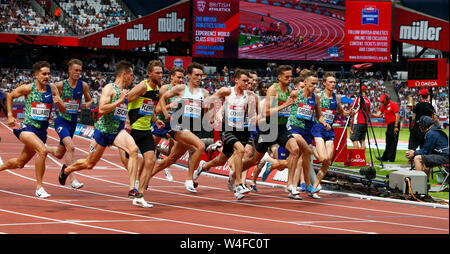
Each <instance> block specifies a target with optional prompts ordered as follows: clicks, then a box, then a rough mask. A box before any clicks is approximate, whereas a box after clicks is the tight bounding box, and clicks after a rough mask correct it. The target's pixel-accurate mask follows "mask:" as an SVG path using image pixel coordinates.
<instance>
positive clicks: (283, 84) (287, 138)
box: [243, 65, 300, 199]
mask: <svg viewBox="0 0 450 254" xmlns="http://www.w3.org/2000/svg"><path fill="white" fill-rule="evenodd" d="M277 75H278V83H274V84H273V85H272V86H270V87H269V89H268V90H267V94H266V104H265V110H264V115H265V117H266V122H267V124H268V126H265V128H263V127H262V126H261V127H260V128H259V130H260V135H259V138H258V144H257V145H256V152H255V154H254V155H253V157H252V158H250V159H247V160H244V162H243V164H244V166H243V170H247V169H248V168H250V167H251V166H254V165H256V164H258V163H259V161H260V160H261V159H262V158H263V156H264V154H265V153H266V151H267V150H268V148H269V147H270V146H271V145H272V144H274V143H277V144H279V145H280V146H283V147H285V148H286V150H288V151H289V153H290V154H289V156H288V158H287V162H288V170H289V173H288V183H287V186H288V190H289V192H290V194H289V197H291V198H295V199H298V192H297V191H296V190H295V189H291V188H290V186H291V185H292V180H293V176H294V174H295V168H296V167H295V166H296V164H297V160H298V157H299V153H300V151H299V147H298V145H297V142H296V140H295V138H294V137H293V136H292V135H291V134H290V133H289V132H288V131H287V128H286V123H287V121H288V117H289V112H290V108H291V105H292V104H293V102H294V101H293V100H292V98H291V97H290V87H289V86H290V83H291V79H292V66H289V65H281V66H279V67H278V68H277ZM275 103H276V104H275ZM273 115H277V116H278V117H277V118H276V119H277V123H276V124H274V123H270V119H271V118H273V117H271V116H273ZM274 125H275V126H274ZM268 127H270V128H268ZM274 129H275V130H277V131H276V133H274V132H273V130H274ZM273 136H275V138H273Z"/></svg>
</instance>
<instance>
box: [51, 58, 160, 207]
mask: <svg viewBox="0 0 450 254" xmlns="http://www.w3.org/2000/svg"><path fill="white" fill-rule="evenodd" d="M133 80H134V73H133V64H131V63H130V62H127V61H120V62H118V63H117V64H116V77H115V81H114V82H113V83H110V84H108V85H106V86H105V87H104V88H103V89H102V94H101V96H100V101H99V113H100V114H101V115H102V116H101V117H100V119H99V120H98V121H97V123H96V124H95V127H94V136H93V138H94V139H93V140H92V142H91V145H90V147H89V150H90V152H89V154H88V157H87V158H86V159H80V160H77V161H75V162H74V163H73V164H71V165H69V166H67V165H63V167H62V169H61V172H60V174H59V178H58V180H59V183H60V184H61V185H65V183H66V179H67V177H68V176H69V175H70V174H71V173H72V172H75V171H79V170H84V169H93V168H94V166H95V165H96V164H97V162H98V161H99V160H100V158H101V157H102V155H103V153H104V152H105V149H106V148H107V147H108V146H111V145H114V146H116V147H118V148H119V149H122V150H124V151H125V152H126V153H128V155H129V161H128V167H127V169H128V173H129V177H130V191H129V193H128V196H130V197H136V198H138V200H135V199H136V198H135V199H134V200H133V204H134V203H135V202H137V201H139V203H144V201H143V197H142V196H141V195H140V194H139V193H138V192H137V191H136V189H135V184H136V175H137V169H138V147H137V146H136V143H135V142H134V139H133V137H131V136H130V134H128V132H127V131H125V130H124V125H125V120H126V117H127V114H128V100H127V97H128V90H126V89H125V88H127V87H128V86H130V85H131V83H132V81H133ZM136 205H137V204H136ZM148 206H149V207H151V205H150V204H148Z"/></svg>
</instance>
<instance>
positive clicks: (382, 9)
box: [192, 0, 391, 62]
mask: <svg viewBox="0 0 450 254" xmlns="http://www.w3.org/2000/svg"><path fill="white" fill-rule="evenodd" d="M349 7H350V10H349ZM390 8H391V2H380V1H345V0H328V1H299V0H240V1H239V0H216V1H215V0H208V1H206V0H193V22H192V23H193V49H192V56H193V57H212V58H241V59H262V60H305V61H352V62H360V61H365V62H389V61H390V58H389V57H388V56H389V52H390V40H389V38H390V25H391V11H390V10H391V9H390ZM349 12H350V13H349ZM374 22H378V23H374ZM386 31H388V34H386ZM352 33H360V34H352ZM362 33H366V34H364V37H361V36H360V35H363V34H362ZM355 35H356V36H355ZM369 35H370V36H369ZM361 38H365V39H364V40H361ZM355 41H357V42H355ZM361 43H362V46H361ZM386 50H387V54H386ZM370 55H376V57H372V58H371V57H369V56H370Z"/></svg>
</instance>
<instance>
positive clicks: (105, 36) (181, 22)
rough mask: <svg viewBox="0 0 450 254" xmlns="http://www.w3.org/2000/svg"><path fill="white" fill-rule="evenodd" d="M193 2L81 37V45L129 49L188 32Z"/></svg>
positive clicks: (185, 2)
mask: <svg viewBox="0 0 450 254" xmlns="http://www.w3.org/2000/svg"><path fill="white" fill-rule="evenodd" d="M189 20H190V3H189V1H182V2H181V3H180V4H177V5H174V6H171V7H169V8H165V9H163V10H160V11H158V12H155V13H152V14H149V15H147V16H145V17H142V18H139V19H135V20H133V21H130V22H127V23H125V24H122V25H118V26H114V27H112V28H109V29H106V30H104V31H101V32H98V33H95V34H93V35H90V36H86V37H84V38H81V39H80V46H81V47H92V48H109V49H120V50H130V49H135V48H139V47H143V46H146V45H150V44H153V43H156V42H160V41H166V40H170V39H173V38H177V37H181V36H184V35H187V34H188V33H189V24H190V23H189Z"/></svg>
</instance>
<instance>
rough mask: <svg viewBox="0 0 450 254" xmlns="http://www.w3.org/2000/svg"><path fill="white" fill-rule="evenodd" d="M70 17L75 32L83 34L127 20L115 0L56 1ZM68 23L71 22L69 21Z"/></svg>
mask: <svg viewBox="0 0 450 254" xmlns="http://www.w3.org/2000/svg"><path fill="white" fill-rule="evenodd" d="M56 2H57V3H58V4H59V5H60V6H61V8H62V9H63V10H64V11H65V12H66V13H67V14H68V15H69V16H70V17H71V19H72V22H74V23H75V24H76V25H75V29H76V31H75V34H77V35H85V34H89V33H93V32H99V31H102V30H104V29H106V28H109V27H111V26H115V25H119V24H123V23H125V22H127V21H128V18H127V16H126V13H125V11H124V10H123V8H122V7H121V6H120V4H119V3H118V2H117V1H115V0H87V1H81V0H77V1H73V0H60V1H56ZM69 23H71V22H70V21H69Z"/></svg>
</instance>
